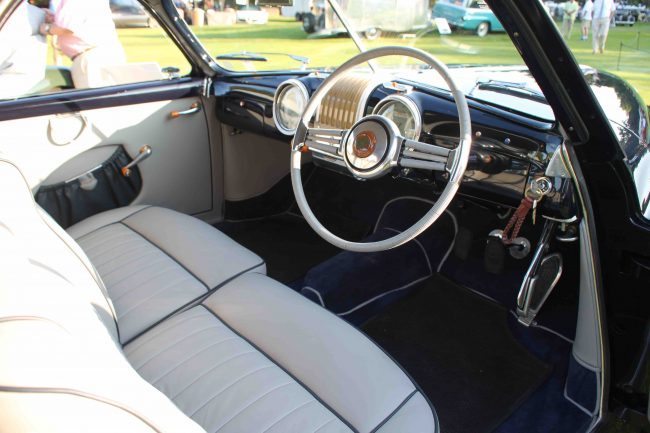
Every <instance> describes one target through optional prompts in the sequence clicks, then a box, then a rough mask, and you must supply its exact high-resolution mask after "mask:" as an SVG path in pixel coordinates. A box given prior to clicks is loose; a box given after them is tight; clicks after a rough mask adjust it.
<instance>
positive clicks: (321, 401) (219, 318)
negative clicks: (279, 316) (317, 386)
mask: <svg viewBox="0 0 650 433" xmlns="http://www.w3.org/2000/svg"><path fill="white" fill-rule="evenodd" d="M288 290H290V289H288ZM200 306H201V307H203V308H205V309H206V311H208V312H209V313H210V314H212V315H213V316H214V317H216V318H217V319H218V320H219V321H220V322H221V323H223V324H224V325H225V326H226V327H227V328H228V329H230V330H231V331H232V332H234V333H235V335H237V336H238V337H239V338H241V339H242V340H244V341H246V342H247V343H248V344H250V345H251V346H253V348H255V350H257V351H258V352H259V353H261V354H262V355H264V356H265V357H266V358H267V359H268V360H269V361H271V362H272V363H273V364H274V365H276V366H277V367H278V368H279V369H281V370H282V371H284V372H285V373H287V374H288V375H289V377H291V378H292V379H293V380H295V381H296V383H298V384H300V386H302V387H303V388H304V389H305V391H307V392H308V393H310V394H311V395H312V397H314V398H315V399H316V400H317V401H318V402H319V403H320V404H322V405H323V406H324V407H325V408H326V409H327V410H329V411H330V412H331V413H332V414H334V415H335V416H336V417H337V418H338V419H339V420H340V421H341V422H342V423H343V424H345V425H346V426H347V427H348V428H349V429H350V430H352V431H353V432H354V433H359V430H357V429H356V428H354V426H353V425H352V424H350V422H349V421H348V420H346V419H345V418H344V417H343V416H341V414H340V413H338V412H337V411H335V410H334V409H333V408H332V407H331V406H330V405H328V404H327V403H326V402H324V401H323V400H322V399H321V398H320V397H319V396H318V394H316V393H315V392H314V391H312V389H311V388H309V387H308V386H307V385H305V384H304V383H303V382H301V381H300V379H298V378H297V377H296V376H294V375H293V374H292V373H291V372H290V371H289V370H287V369H286V368H284V367H283V366H282V365H281V364H280V363H278V362H276V361H275V360H274V359H273V358H272V357H271V356H269V354H267V353H266V352H264V351H263V350H262V349H260V348H259V347H258V346H257V345H256V344H255V343H253V342H252V341H250V340H249V339H248V338H246V337H244V336H243V335H242V334H240V333H239V332H238V331H237V330H236V329H235V328H233V327H232V326H230V324H229V323H228V322H226V321H225V320H223V319H222V318H221V317H219V315H218V314H217V313H215V312H214V311H212V310H211V309H210V308H208V307H206V306H205V305H203V304H201V305H200Z"/></svg>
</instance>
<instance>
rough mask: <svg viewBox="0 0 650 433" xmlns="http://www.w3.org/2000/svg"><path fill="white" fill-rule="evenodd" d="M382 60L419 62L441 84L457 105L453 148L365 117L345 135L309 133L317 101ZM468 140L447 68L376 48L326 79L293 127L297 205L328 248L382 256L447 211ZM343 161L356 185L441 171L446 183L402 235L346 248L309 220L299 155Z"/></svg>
mask: <svg viewBox="0 0 650 433" xmlns="http://www.w3.org/2000/svg"><path fill="white" fill-rule="evenodd" d="M386 56H406V57H411V58H414V59H417V60H420V61H422V62H424V63H426V64H427V65H429V66H430V67H431V68H433V69H434V70H436V71H437V72H438V73H439V74H440V75H441V76H442V77H443V79H444V80H445V82H446V83H447V85H448V86H449V89H450V90H451V94H452V96H453V97H454V100H455V102H456V108H457V110H458V121H459V124H460V137H459V139H460V140H459V143H458V146H457V147H456V148H454V149H448V148H446V147H443V146H438V145H435V144H429V143H422V142H420V141H415V140H410V139H407V138H405V137H403V136H401V133H400V131H399V129H398V127H397V125H395V123H394V122H393V121H392V120H390V119H388V118H386V117H384V116H379V115H369V116H365V117H363V118H362V119H360V120H359V121H357V122H356V123H355V124H354V125H353V126H352V127H351V128H350V129H348V130H342V129H324V128H310V127H309V122H310V120H311V118H312V117H313V116H314V114H315V113H316V110H317V109H318V107H319V105H320V103H321V101H322V100H323V98H324V97H325V95H326V94H327V92H329V91H330V90H331V89H332V87H334V85H335V84H336V83H337V82H338V81H339V80H340V79H341V78H342V77H344V76H345V75H346V74H349V73H350V71H351V70H352V69H353V68H354V67H355V66H358V65H360V64H363V63H366V62H368V61H370V60H373V59H376V58H379V57H386ZM471 145H472V138H471V122H470V117H469V108H468V106H467V101H466V99H465V95H464V94H463V93H462V92H461V91H460V90H458V87H457V86H456V84H455V83H454V80H453V79H452V77H451V75H450V74H449V71H448V69H447V67H446V66H445V65H444V64H443V63H442V62H440V61H439V60H437V59H436V58H435V57H433V56H432V55H431V54H429V53H427V52H425V51H422V50H420V49H416V48H411V47H381V48H375V49H372V50H369V51H365V52H363V53H361V54H358V55H357V56H355V57H353V58H352V59H350V60H348V61H347V62H345V63H344V64H343V65H341V66H340V67H339V68H338V69H337V70H336V71H335V72H334V73H332V74H331V75H330V76H329V77H327V78H326V79H325V80H324V81H323V82H322V83H321V85H320V86H319V87H318V89H317V90H316V92H314V94H313V95H312V97H311V99H310V100H309V103H308V104H307V106H306V107H305V111H304V112H303V114H302V118H301V119H300V122H299V124H298V128H297V130H296V134H295V136H294V139H293V143H292V147H291V184H292V186H293V192H294V194H295V196H296V202H297V203H298V207H299V208H300V211H301V212H302V214H303V216H304V217H305V219H306V220H307V223H308V224H309V225H310V226H311V227H312V228H313V229H314V231H316V233H318V234H319V235H320V236H321V237H322V238H323V239H325V240H326V241H328V242H329V243H331V244H332V245H334V246H336V247H338V248H341V249H344V250H348V251H356V252H374V251H384V250H388V249H391V248H395V247H397V246H399V245H402V244H404V243H406V242H408V241H410V240H412V239H413V238H415V237H416V236H418V235H419V234H421V233H422V232H423V231H425V230H426V229H427V228H429V226H431V224H433V223H434V222H435V221H436V220H437V219H438V217H439V216H440V215H441V214H442V213H443V212H444V211H445V209H446V208H447V207H448V206H449V204H450V203H451V201H452V199H453V198H454V196H455V195H456V191H458V187H459V186H460V182H461V180H462V178H463V174H464V173H465V168H466V167H467V159H468V157H469V152H470V147H471ZM310 150H311V151H313V152H319V153H321V154H325V155H329V156H333V157H336V158H337V159H343V162H344V163H345V166H346V168H347V169H348V171H349V172H350V173H351V174H352V175H353V176H354V177H356V178H358V179H361V180H366V179H374V178H378V177H381V176H384V175H386V174H387V173H389V172H391V171H392V170H393V169H394V168H395V167H410V168H417V169H426V170H436V171H444V172H447V173H449V177H448V182H447V185H446V186H445V188H444V189H443V191H442V193H441V195H440V198H439V199H438V200H437V201H436V203H435V204H434V205H433V207H432V208H431V209H430V210H429V211H428V212H427V213H426V214H425V215H424V216H423V217H422V218H421V219H420V220H419V221H417V222H416V223H415V224H413V225H412V226H411V227H410V228H408V229H407V230H405V231H403V232H401V233H399V234H397V235H395V236H393V237H390V238H388V239H384V240H380V241H375V242H351V241H347V240H345V239H342V238H340V237H338V236H336V235H334V234H333V233H332V232H330V231H329V230H327V229H326V228H325V227H324V226H323V225H322V224H321V223H320V221H318V218H316V216H315V215H314V213H313V212H312V210H311V208H310V207H309V204H308V203H307V199H306V198H305V191H304V189H303V186H302V176H301V173H300V160H301V155H302V153H303V152H306V151H310Z"/></svg>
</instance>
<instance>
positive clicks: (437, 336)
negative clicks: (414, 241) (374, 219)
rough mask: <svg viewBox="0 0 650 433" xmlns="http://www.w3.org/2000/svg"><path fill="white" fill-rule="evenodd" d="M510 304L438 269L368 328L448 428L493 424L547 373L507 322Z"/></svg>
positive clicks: (454, 432)
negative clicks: (487, 296)
mask: <svg viewBox="0 0 650 433" xmlns="http://www.w3.org/2000/svg"><path fill="white" fill-rule="evenodd" d="M507 319H508V312H507V310H506V309H505V308H503V307H500V306H498V305H496V304H494V303H492V302H490V301H488V300H485V299H483V298H481V297H479V296H477V295H475V294H474V293H472V292H470V291H468V290H466V289H464V288H461V287H458V286H456V285H454V284H453V283H451V282H449V281H448V280H445V279H443V278H440V277H435V278H434V279H431V280H429V281H428V282H427V283H426V284H425V286H424V287H423V288H422V289H420V290H419V291H417V292H415V293H413V294H412V295H410V296H409V297H408V298H405V299H404V300H402V301H400V302H398V303H396V304H395V305H394V306H392V307H390V308H389V309H388V310H387V311H386V312H384V313H382V314H380V315H379V316H377V317H375V318H373V319H371V320H370V321H369V322H367V323H366V324H365V325H363V327H362V328H363V330H364V331H365V332H366V333H367V334H368V335H370V337H372V338H373V339H374V340H375V341H377V343H378V344H379V345H380V346H382V347H383V348H384V349H385V350H386V351H387V352H388V353H390V354H391V355H392V356H394V357H395V359H396V360H397V361H398V362H399V363H400V364H401V365H402V366H403V367H404V368H405V369H406V370H407V371H408V372H409V373H410V374H411V376H412V377H413V379H414V380H415V382H416V383H418V384H419V385H420V386H421V388H422V390H423V391H424V393H425V394H426V395H427V396H428V397H429V399H430V400H431V402H432V403H433V406H434V407H435V408H436V411H437V412H438V416H439V418H440V424H441V430H442V431H443V432H445V433H481V432H490V431H492V430H494V429H495V428H496V427H497V426H498V425H499V424H500V423H501V422H502V421H503V420H505V419H506V418H507V417H508V416H509V415H510V414H511V413H512V412H513V411H514V410H515V409H516V408H517V406H519V404H521V402H522V401H523V400H524V399H525V398H526V397H527V396H528V395H530V393H531V392H532V391H534V390H535V389H536V388H537V387H538V386H539V385H540V384H541V383H542V382H543V381H544V379H545V378H546V377H547V375H548V374H549V371H550V369H549V367H548V366H547V365H546V364H544V363H542V362H541V361H539V360H538V359H537V358H535V357H534V356H533V355H531V354H530V353H528V352H527V351H526V350H525V349H524V348H523V347H522V346H520V345H519V344H518V343H517V342H516V341H515V340H514V339H513V337H512V335H511V334H510V332H509V330H508V324H507Z"/></svg>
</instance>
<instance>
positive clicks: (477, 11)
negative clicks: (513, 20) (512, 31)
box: [433, 0, 504, 37]
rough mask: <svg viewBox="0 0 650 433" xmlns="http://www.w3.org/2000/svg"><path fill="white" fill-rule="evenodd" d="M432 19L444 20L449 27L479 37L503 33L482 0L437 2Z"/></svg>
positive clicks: (499, 24)
mask: <svg viewBox="0 0 650 433" xmlns="http://www.w3.org/2000/svg"><path fill="white" fill-rule="evenodd" d="M433 17H434V18H445V19H446V20H447V22H449V25H450V26H451V27H455V28H459V29H464V30H470V31H472V32H475V33H476V34H477V35H478V36H480V37H484V36H486V35H487V34H488V33H490V32H502V31H504V29H503V26H502V25H501V23H500V22H499V20H498V19H497V18H496V17H495V16H494V13H493V12H492V11H491V10H490V8H489V7H488V5H487V4H486V3H485V1H484V0H438V1H436V5H435V6H434V8H433Z"/></svg>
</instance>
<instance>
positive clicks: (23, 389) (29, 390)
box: [0, 385, 162, 433]
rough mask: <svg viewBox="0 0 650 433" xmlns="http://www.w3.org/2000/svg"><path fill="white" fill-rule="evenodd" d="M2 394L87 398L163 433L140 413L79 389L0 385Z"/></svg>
mask: <svg viewBox="0 0 650 433" xmlns="http://www.w3.org/2000/svg"><path fill="white" fill-rule="evenodd" d="M0 392H14V393H25V394H29V393H32V394H68V395H74V396H76V397H82V398H87V399H90V400H95V401H98V402H100V403H104V404H108V405H109V406H113V407H115V408H117V409H121V410H123V411H124V412H127V413H128V414H130V415H133V416H134V417H135V418H137V419H139V420H140V421H142V422H143V423H144V424H146V425H147V426H148V427H149V428H151V429H152V430H154V431H156V432H158V433H162V430H160V429H159V428H158V427H156V425H155V424H154V423H153V422H152V421H150V420H149V419H147V418H145V417H144V416H142V415H140V414H139V413H138V412H136V411H135V410H133V409H131V408H129V407H127V406H125V405H123V404H121V403H119V402H116V401H113V400H111V399H108V398H104V397H102V396H99V395H96V394H92V393H88V392H85V391H80V390H77V389H71V388H45V387H14V386H5V385H0Z"/></svg>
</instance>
